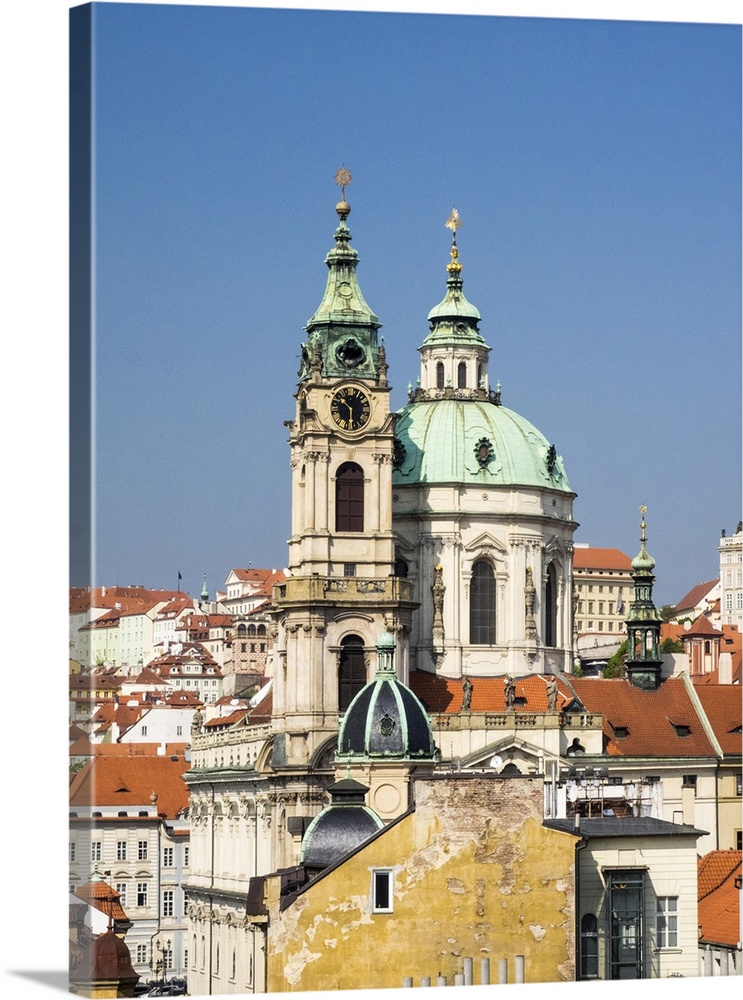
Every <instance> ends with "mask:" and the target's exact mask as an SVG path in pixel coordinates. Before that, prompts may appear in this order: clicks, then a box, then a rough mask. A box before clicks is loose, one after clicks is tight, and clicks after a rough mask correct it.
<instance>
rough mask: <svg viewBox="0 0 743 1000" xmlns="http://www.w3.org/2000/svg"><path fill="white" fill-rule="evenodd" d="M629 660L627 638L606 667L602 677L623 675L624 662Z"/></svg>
mask: <svg viewBox="0 0 743 1000" xmlns="http://www.w3.org/2000/svg"><path fill="white" fill-rule="evenodd" d="M626 661H627V640H626V639H625V640H624V642H623V643H622V645H621V646H620V647H619V649H618V650H617V651H616V653H614V655H613V656H611V657H609V662H608V663H607V664H606V666H605V667H604V671H603V674H602V677H606V678H610V677H621V676H622V675H623V674H624V664H625V662H626Z"/></svg>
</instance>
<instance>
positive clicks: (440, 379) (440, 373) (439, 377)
mask: <svg viewBox="0 0 743 1000" xmlns="http://www.w3.org/2000/svg"><path fill="white" fill-rule="evenodd" d="M436 388H437V389H443V388H444V362H443V361H437V362H436Z"/></svg>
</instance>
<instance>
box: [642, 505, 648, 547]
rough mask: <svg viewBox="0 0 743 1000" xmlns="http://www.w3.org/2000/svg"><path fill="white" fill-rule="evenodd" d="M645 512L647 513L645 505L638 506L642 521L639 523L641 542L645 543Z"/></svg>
mask: <svg viewBox="0 0 743 1000" xmlns="http://www.w3.org/2000/svg"><path fill="white" fill-rule="evenodd" d="M647 512H648V509H647V507H646V506H645V504H644V503H643V504H640V514H641V516H642V521H641V522H640V528H641V529H642V540H643V541H645V515H646V514H647Z"/></svg>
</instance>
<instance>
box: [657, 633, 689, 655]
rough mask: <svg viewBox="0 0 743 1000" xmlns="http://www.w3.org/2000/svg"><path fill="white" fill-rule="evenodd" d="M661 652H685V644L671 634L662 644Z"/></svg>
mask: <svg viewBox="0 0 743 1000" xmlns="http://www.w3.org/2000/svg"><path fill="white" fill-rule="evenodd" d="M660 651H661V653H683V651H684V644H683V642H679V640H678V639H672V638H671V637H670V635H669V636H668V638H666V639H664V640H663V642H662V643H661V644H660Z"/></svg>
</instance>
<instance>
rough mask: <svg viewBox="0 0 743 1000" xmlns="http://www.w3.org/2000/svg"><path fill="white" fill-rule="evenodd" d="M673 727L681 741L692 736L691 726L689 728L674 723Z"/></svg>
mask: <svg viewBox="0 0 743 1000" xmlns="http://www.w3.org/2000/svg"><path fill="white" fill-rule="evenodd" d="M671 725H672V726H673V728H674V729H675V730H676V735H677V736H678V737H680V738H681V739H685V738H686V737H687V736H691V726H687V725H686V724H685V723H683V722H681V723H677V722H672V723H671Z"/></svg>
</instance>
